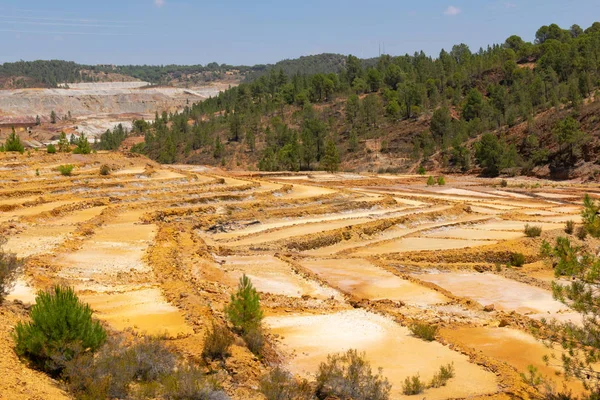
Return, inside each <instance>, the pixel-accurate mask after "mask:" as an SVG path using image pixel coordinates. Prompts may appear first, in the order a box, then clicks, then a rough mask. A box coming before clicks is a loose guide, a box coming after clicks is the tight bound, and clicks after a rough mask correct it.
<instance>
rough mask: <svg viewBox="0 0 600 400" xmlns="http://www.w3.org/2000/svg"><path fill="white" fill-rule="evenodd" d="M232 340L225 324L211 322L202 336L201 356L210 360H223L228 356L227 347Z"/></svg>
mask: <svg viewBox="0 0 600 400" xmlns="http://www.w3.org/2000/svg"><path fill="white" fill-rule="evenodd" d="M233 340H234V338H233V335H232V334H231V332H229V329H227V327H226V326H225V325H218V324H215V323H213V324H212V328H211V329H209V330H208V331H207V332H206V336H205V337H204V348H203V349H202V356H203V357H206V358H209V359H211V360H224V359H225V358H226V357H228V356H229V347H230V346H231V345H232V344H233Z"/></svg>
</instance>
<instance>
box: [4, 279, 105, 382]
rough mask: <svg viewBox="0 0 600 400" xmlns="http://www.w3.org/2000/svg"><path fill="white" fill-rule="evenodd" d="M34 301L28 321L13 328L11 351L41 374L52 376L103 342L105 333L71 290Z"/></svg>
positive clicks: (42, 294)
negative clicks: (83, 352) (82, 352)
mask: <svg viewBox="0 0 600 400" xmlns="http://www.w3.org/2000/svg"><path fill="white" fill-rule="evenodd" d="M35 301H36V304H35V305H34V306H33V307H32V308H31V312H30V317H31V321H30V322H27V323H23V322H19V323H18V324H17V326H16V327H15V332H14V339H15V342H16V347H15V350H16V352H17V354H18V355H19V356H23V357H26V358H28V359H29V360H30V361H31V362H32V363H33V365H35V366H36V367H37V368H39V369H41V370H42V371H46V372H48V373H50V374H52V375H55V376H56V375H58V374H59V373H60V372H61V371H62V370H63V368H64V366H65V363H66V362H67V361H69V360H71V359H73V358H74V357H75V356H76V355H77V354H78V353H79V352H81V351H88V350H89V351H92V352H93V351H95V350H97V349H98V348H99V347H100V346H101V345H102V344H103V343H104V342H105V340H106V331H105V330H104V328H103V327H102V325H100V323H98V322H97V321H94V320H93V319H92V309H91V308H90V306H89V305H87V304H84V303H82V302H81V301H79V299H78V298H77V296H76V295H75V292H74V291H73V289H72V288H68V287H60V286H55V287H54V288H52V289H51V290H49V291H47V292H39V293H38V295H37V297H36V299H35Z"/></svg>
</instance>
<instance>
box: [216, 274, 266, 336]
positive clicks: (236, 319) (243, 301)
mask: <svg viewBox="0 0 600 400" xmlns="http://www.w3.org/2000/svg"><path fill="white" fill-rule="evenodd" d="M225 313H226V314H227V317H228V318H229V320H230V321H231V323H232V324H233V325H234V326H235V327H236V329H238V330H239V331H241V332H242V333H244V332H249V331H251V330H253V329H255V328H257V327H260V324H261V321H262V317H263V313H262V310H261V308H260V297H259V295H258V293H257V292H256V289H254V286H252V282H251V281H250V278H248V277H247V276H246V275H245V274H244V275H243V276H242V277H241V278H240V281H239V284H238V290H237V292H236V293H235V294H232V295H231V301H230V302H229V304H228V305H227V306H226V307H225Z"/></svg>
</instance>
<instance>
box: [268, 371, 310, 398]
mask: <svg viewBox="0 0 600 400" xmlns="http://www.w3.org/2000/svg"><path fill="white" fill-rule="evenodd" d="M259 390H260V392H261V393H262V394H263V395H264V396H265V397H266V398H267V400H285V399H293V400H311V399H313V396H312V390H311V388H310V385H309V384H308V382H307V381H306V380H304V381H301V382H298V381H296V379H294V376H293V375H292V374H290V373H289V372H287V371H286V370H284V369H283V368H281V367H275V368H274V369H272V370H271V371H270V372H269V373H268V374H266V375H264V376H263V377H262V378H261V379H260V384H259Z"/></svg>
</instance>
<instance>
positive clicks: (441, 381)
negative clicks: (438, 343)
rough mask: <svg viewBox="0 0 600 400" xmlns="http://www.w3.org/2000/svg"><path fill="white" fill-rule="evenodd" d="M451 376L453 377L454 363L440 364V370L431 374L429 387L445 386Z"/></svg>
mask: <svg viewBox="0 0 600 400" xmlns="http://www.w3.org/2000/svg"><path fill="white" fill-rule="evenodd" d="M452 378H454V364H447V365H442V366H441V367H440V370H439V371H438V372H437V373H436V374H435V375H434V376H433V379H432V380H431V383H430V384H429V387H432V388H440V387H442V386H446V384H447V383H448V381H449V380H450V379H452Z"/></svg>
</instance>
